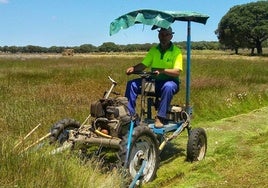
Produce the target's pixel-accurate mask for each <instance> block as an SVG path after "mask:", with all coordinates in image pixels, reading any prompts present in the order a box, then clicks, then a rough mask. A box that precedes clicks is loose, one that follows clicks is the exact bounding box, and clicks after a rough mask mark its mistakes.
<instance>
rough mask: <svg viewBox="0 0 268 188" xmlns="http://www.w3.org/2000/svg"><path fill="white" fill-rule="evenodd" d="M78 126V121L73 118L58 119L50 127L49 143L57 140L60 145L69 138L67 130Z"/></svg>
mask: <svg viewBox="0 0 268 188" xmlns="http://www.w3.org/2000/svg"><path fill="white" fill-rule="evenodd" d="M80 126H81V125H80V123H79V122H78V121H76V120H74V119H68V118H66V119H62V120H60V121H58V122H57V123H55V124H54V125H52V127H51V130H50V132H51V136H50V144H53V143H56V142H58V143H59V144H60V145H62V144H63V143H64V142H65V141H67V140H68V139H69V131H70V130H74V129H77V128H79V127H80Z"/></svg>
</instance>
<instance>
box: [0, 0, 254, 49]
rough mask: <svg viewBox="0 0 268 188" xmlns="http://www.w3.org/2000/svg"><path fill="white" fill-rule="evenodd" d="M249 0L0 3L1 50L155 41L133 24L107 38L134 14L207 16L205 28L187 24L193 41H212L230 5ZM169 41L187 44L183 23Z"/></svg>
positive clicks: (10, 0)
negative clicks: (111, 29)
mask: <svg viewBox="0 0 268 188" xmlns="http://www.w3.org/2000/svg"><path fill="white" fill-rule="evenodd" d="M250 2H255V1H253V0H184V1H183V0H0V46H27V45H35V46H42V47H51V46H64V47H73V46H80V45H83V44H92V45H94V46H97V47H98V46H100V45H102V44H103V43H105V42H113V43H115V44H143V43H155V42H158V38H157V33H156V32H157V31H155V30H153V31H152V30H151V27H150V26H144V25H141V24H139V25H135V26H132V27H130V28H128V29H124V30H120V31H119V32H118V33H117V34H115V35H112V36H110V35H109V27H110V23H111V22H112V21H113V20H114V19H116V18H118V17H119V16H121V15H123V14H126V13H128V12H131V11H134V10H139V9H156V10H163V11H165V10H170V11H195V12H198V13H202V14H206V15H208V16H209V19H208V21H207V23H206V25H203V24H199V23H192V24H191V27H192V32H191V39H192V41H217V36H216V35H215V33H214V31H215V30H216V29H217V27H218V23H219V22H220V20H221V18H222V17H223V16H224V15H225V14H226V13H227V12H228V11H229V9H230V8H232V7H233V6H235V5H242V4H246V3H250ZM172 28H173V31H175V34H174V37H173V41H175V42H180V41H186V39H187V38H186V37H187V30H186V28H187V23H186V22H175V23H173V24H172Z"/></svg>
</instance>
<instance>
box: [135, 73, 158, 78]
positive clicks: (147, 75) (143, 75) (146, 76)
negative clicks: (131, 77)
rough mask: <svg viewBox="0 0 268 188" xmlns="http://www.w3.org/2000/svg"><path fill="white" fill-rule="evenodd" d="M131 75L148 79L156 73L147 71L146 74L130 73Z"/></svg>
mask: <svg viewBox="0 0 268 188" xmlns="http://www.w3.org/2000/svg"><path fill="white" fill-rule="evenodd" d="M132 74H137V75H139V76H140V77H142V78H150V77H152V76H156V75H157V73H156V72H155V71H149V72H146V71H134V72H132Z"/></svg>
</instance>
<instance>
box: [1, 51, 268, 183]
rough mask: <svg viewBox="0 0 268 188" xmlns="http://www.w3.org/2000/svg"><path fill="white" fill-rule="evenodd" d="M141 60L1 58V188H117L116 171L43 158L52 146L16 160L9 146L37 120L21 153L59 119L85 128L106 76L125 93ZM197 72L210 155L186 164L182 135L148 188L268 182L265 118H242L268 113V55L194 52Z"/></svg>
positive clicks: (178, 100) (198, 117)
mask: <svg viewBox="0 0 268 188" xmlns="http://www.w3.org/2000/svg"><path fill="white" fill-rule="evenodd" d="M142 57H143V54H134V55H129V54H128V55H120V54H117V55H113V54H110V55H106V54H103V55H94V56H84V57H82V56H74V57H66V58H63V57H60V56H56V57H40V58H39V57H34V58H28V57H15V58H14V57H13V58H3V57H2V58H0V100H1V104H0V114H1V117H0V124H1V133H0V137H1V143H0V151H1V152H0V187H120V185H121V183H120V182H121V180H122V179H121V175H120V172H118V171H116V170H115V171H111V172H110V171H109V172H107V171H105V173H104V172H103V171H102V170H100V166H98V164H95V163H94V162H92V161H87V162H81V160H80V159H79V158H78V157H77V155H73V154H71V153H65V154H63V155H54V156H51V155H46V154H45V153H47V152H48V151H49V149H51V148H49V146H47V147H43V148H42V149H41V150H37V151H36V152H28V153H25V154H23V155H19V154H18V153H19V150H20V147H19V148H17V149H16V150H13V147H14V145H15V143H16V142H17V141H18V140H20V139H21V138H23V137H24V136H25V135H26V134H27V133H28V132H29V131H30V130H31V129H33V128H34V127H35V126H36V125H37V124H39V123H41V127H40V128H39V129H38V130H37V131H36V132H35V133H34V134H32V135H31V136H30V138H28V139H27V141H25V143H24V144H23V145H22V147H21V148H23V147H26V146H27V145H28V144H29V143H30V142H33V141H35V140H37V139H38V138H40V137H41V136H43V135H45V134H47V133H48V132H49V130H50V127H51V125H52V124H54V123H55V122H57V121H58V120H60V119H63V118H65V117H69V118H74V119H76V120H78V121H80V122H83V121H84V119H85V118H86V117H87V116H88V113H89V106H90V104H91V103H92V102H93V101H95V100H97V99H99V98H100V97H101V96H102V95H103V92H104V91H105V90H107V89H108V88H109V86H110V82H109V80H108V76H109V75H110V76H111V77H112V78H113V79H114V80H116V81H117V82H118V86H117V89H116V90H117V91H118V92H120V93H121V94H122V95H123V94H124V90H125V84H126V82H127V80H129V79H131V78H134V77H135V76H129V77H128V76H126V75H125V74H124V71H125V69H126V68H127V67H128V66H131V65H133V64H136V63H137V62H140V61H141V60H142ZM191 70H192V79H191V105H192V106H193V110H194V111H193V112H194V118H193V120H192V125H193V127H197V126H200V127H204V128H205V129H206V131H207V134H208V153H207V158H206V159H205V160H204V161H201V162H199V163H192V164H190V163H187V162H185V149H186V141H187V140H186V139H187V136H186V134H182V135H181V137H180V138H179V139H176V140H174V141H172V143H171V144H169V145H168V147H167V149H166V150H164V152H163V154H162V155H161V157H162V161H161V167H160V169H159V170H158V172H157V175H158V177H157V178H156V179H155V180H154V181H153V182H152V183H150V184H148V185H145V187H158V186H159V185H160V186H162V187H178V186H179V187H236V185H237V186H238V185H239V186H241V187H248V186H249V187H251V186H253V187H255V186H254V185H256V186H257V187H262V185H263V184H262V183H263V182H267V180H268V178H267V175H266V174H267V173H264V172H265V170H266V169H267V164H268V161H267V156H266V154H265V153H266V151H267V149H268V148H267V140H268V135H267V132H268V130H267V118H266V124H261V122H260V120H263V119H265V118H264V117H265V115H262V116H263V117H262V118H257V117H255V115H254V114H249V115H248V116H249V117H248V116H246V115H241V116H237V115H239V114H243V113H248V112H250V111H252V110H255V109H261V108H262V107H266V106H268V74H267V73H268V61H267V58H266V57H249V56H237V55H229V54H228V53H223V52H211V51H206V52H204V53H201V52H193V57H192V69H191ZM181 79H182V83H181V91H180V93H179V94H177V95H176V97H175V98H174V100H173V103H174V104H181V105H183V104H184V103H185V89H184V87H185V71H184V72H183V73H182V76H181ZM263 111H264V112H263ZM260 113H261V114H263V113H266V114H267V113H268V112H267V109H265V110H262V111H261V112H260ZM232 116H235V117H233V118H231V119H229V118H228V117H232ZM223 118H226V119H223ZM249 122H250V123H249ZM234 125H235V126H234ZM234 172H235V173H234Z"/></svg>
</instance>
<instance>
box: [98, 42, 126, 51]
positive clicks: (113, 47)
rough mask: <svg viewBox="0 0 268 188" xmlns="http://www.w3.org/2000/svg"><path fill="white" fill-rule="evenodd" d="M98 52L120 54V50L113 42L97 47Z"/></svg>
mask: <svg viewBox="0 0 268 188" xmlns="http://www.w3.org/2000/svg"><path fill="white" fill-rule="evenodd" d="M99 51H100V52H120V51H121V49H120V48H119V47H118V46H117V45H116V44H115V43H113V42H104V43H103V44H102V45H101V46H100V47H99Z"/></svg>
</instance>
